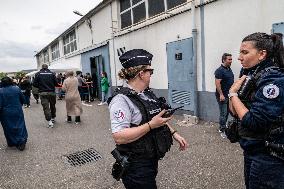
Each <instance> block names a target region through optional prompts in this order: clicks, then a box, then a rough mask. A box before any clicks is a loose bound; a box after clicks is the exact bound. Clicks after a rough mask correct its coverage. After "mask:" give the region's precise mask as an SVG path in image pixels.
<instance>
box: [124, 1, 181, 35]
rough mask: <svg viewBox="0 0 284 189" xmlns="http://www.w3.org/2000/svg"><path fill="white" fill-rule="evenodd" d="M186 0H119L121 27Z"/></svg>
mask: <svg viewBox="0 0 284 189" xmlns="http://www.w3.org/2000/svg"><path fill="white" fill-rule="evenodd" d="M185 2H186V0H120V19H121V28H122V29H123V28H126V27H128V26H131V25H132V24H136V23H138V22H140V21H143V20H145V19H146V18H147V17H152V16H155V15H157V14H160V13H162V12H165V10H166V8H167V9H171V8H174V7H176V6H178V5H181V4H183V3H185Z"/></svg>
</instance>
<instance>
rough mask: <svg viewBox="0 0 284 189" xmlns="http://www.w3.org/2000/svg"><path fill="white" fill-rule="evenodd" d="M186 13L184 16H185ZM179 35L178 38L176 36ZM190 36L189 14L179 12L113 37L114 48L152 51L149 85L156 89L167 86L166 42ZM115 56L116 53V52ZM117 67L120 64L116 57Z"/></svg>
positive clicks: (119, 66)
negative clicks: (151, 73) (152, 72)
mask: <svg viewBox="0 0 284 189" xmlns="http://www.w3.org/2000/svg"><path fill="white" fill-rule="evenodd" d="M185 15H186V16H185ZM178 36H179V38H178ZM189 37H191V16H190V15H189V13H185V14H180V15H177V16H175V17H172V18H169V19H167V20H164V21H161V22H158V23H156V24H153V25H149V26H147V27H144V28H142V29H140V30H137V31H135V32H131V33H128V34H125V35H122V36H120V37H116V38H115V49H117V48H121V47H125V48H126V50H131V49H134V48H136V49H137V48H142V49H145V50H147V51H149V52H150V53H152V54H153V55H154V56H153V60H152V67H153V68H154V69H155V71H154V74H153V75H152V80H151V86H150V87H152V88H156V89H167V88H168V77H167V52H166V44H167V43H169V42H172V41H177V40H181V39H185V38H189ZM116 57H117V53H116ZM116 62H117V64H118V68H119V69H120V68H121V64H120V63H119V61H118V59H117V61H116Z"/></svg>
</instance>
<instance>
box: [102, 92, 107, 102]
mask: <svg viewBox="0 0 284 189" xmlns="http://www.w3.org/2000/svg"><path fill="white" fill-rule="evenodd" d="M106 100H107V92H105V91H102V102H105V101H106Z"/></svg>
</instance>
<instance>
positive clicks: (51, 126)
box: [48, 120, 53, 128]
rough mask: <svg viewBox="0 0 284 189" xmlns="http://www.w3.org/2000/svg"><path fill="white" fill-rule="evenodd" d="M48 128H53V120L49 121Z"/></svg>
mask: <svg viewBox="0 0 284 189" xmlns="http://www.w3.org/2000/svg"><path fill="white" fill-rule="evenodd" d="M48 127H49V128H53V123H52V121H51V120H49V121H48Z"/></svg>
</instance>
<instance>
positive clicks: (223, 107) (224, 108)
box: [217, 98, 229, 131]
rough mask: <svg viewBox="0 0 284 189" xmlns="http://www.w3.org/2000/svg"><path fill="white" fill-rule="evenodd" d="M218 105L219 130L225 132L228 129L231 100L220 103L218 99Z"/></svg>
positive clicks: (226, 99)
mask: <svg viewBox="0 0 284 189" xmlns="http://www.w3.org/2000/svg"><path fill="white" fill-rule="evenodd" d="M217 101H218V104H219V111H220V115H219V129H220V130H221V131H223V130H224V129H225V127H226V123H227V119H228V115H229V111H228V105H229V99H228V98H225V100H224V101H220V100H219V99H217Z"/></svg>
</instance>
